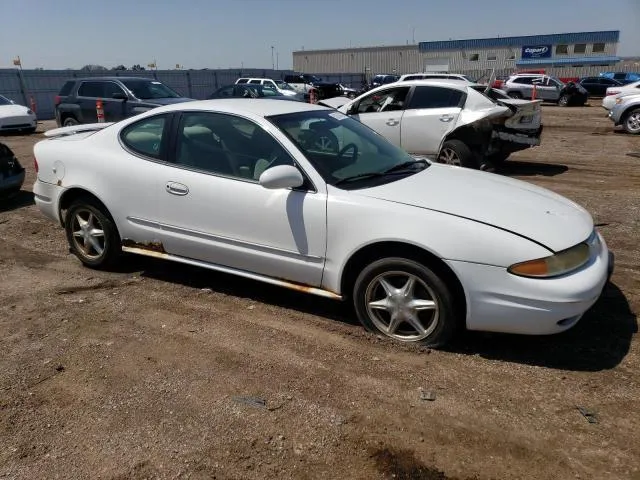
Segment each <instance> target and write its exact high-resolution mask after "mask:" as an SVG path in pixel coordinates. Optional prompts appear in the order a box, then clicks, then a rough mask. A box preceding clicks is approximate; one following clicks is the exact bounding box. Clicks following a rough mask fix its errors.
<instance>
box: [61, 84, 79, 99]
mask: <svg viewBox="0 0 640 480" xmlns="http://www.w3.org/2000/svg"><path fill="white" fill-rule="evenodd" d="M75 83H76V82H74V81H69V82H66V83H65V84H64V85H63V86H62V88H61V89H60V94H59V95H60V96H61V97H66V96H67V95H69V94H70V93H71V89H72V88H73V85H74V84H75Z"/></svg>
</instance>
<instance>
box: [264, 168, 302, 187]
mask: <svg viewBox="0 0 640 480" xmlns="http://www.w3.org/2000/svg"><path fill="white" fill-rule="evenodd" d="M258 182H260V185H262V186H263V187H264V188H268V189H270V190H276V189H280V188H298V187H301V186H302V184H303V183H304V178H303V177H302V173H300V170H298V169H297V168H296V167H294V166H293V165H278V166H276V167H271V168H268V169H266V170H265V171H264V172H262V175H260V179H259V180H258Z"/></svg>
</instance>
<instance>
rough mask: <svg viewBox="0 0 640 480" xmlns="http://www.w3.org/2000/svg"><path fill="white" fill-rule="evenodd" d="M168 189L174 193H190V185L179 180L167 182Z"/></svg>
mask: <svg viewBox="0 0 640 480" xmlns="http://www.w3.org/2000/svg"><path fill="white" fill-rule="evenodd" d="M165 188H166V190H167V192H169V193H170V194H172V195H186V194H187V193H189V187H187V186H186V185H183V184H182V183H177V182H167V185H166V187H165Z"/></svg>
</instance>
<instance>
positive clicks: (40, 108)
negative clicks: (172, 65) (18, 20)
mask: <svg viewBox="0 0 640 480" xmlns="http://www.w3.org/2000/svg"><path fill="white" fill-rule="evenodd" d="M291 73H293V72H292V71H291V70H268V69H257V68H248V69H225V70H145V71H129V70H126V71H125V70H110V71H93V72H90V71H81V70H18V69H0V95H4V96H5V97H7V98H10V99H11V100H14V101H15V102H16V103H20V104H22V105H31V99H32V98H33V100H34V101H35V103H36V111H37V114H38V119H39V120H49V119H52V118H54V99H55V96H56V95H57V94H58V92H59V91H60V88H61V87H62V85H64V83H65V82H66V81H67V80H70V79H73V78H84V77H104V76H114V77H125V76H126V77H145V78H155V79H157V80H158V81H161V82H162V83H164V84H166V85H168V86H169V87H171V88H172V89H174V90H175V91H176V92H178V93H179V94H181V95H184V96H185V97H188V98H194V99H196V100H202V99H205V98H207V97H208V96H209V95H210V94H211V93H212V92H213V91H215V90H216V89H217V88H220V87H222V86H224V85H229V84H232V83H235V81H236V79H237V78H238V77H257V78H272V79H282V78H284V76H285V75H288V74H291ZM315 75H316V76H318V77H320V78H322V80H324V81H327V82H339V83H342V84H344V85H345V86H351V85H353V86H354V87H359V86H360V84H361V83H362V80H363V75H360V74H339V73H338V74H322V73H319V74H315Z"/></svg>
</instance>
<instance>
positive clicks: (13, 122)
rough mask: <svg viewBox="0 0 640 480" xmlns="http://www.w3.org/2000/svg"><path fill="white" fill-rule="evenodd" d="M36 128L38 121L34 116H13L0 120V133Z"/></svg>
mask: <svg viewBox="0 0 640 480" xmlns="http://www.w3.org/2000/svg"><path fill="white" fill-rule="evenodd" d="M37 126H38V119H37V118H36V116H35V115H14V116H12V117H3V118H0V132H9V131H16V130H27V129H31V128H36V127H37Z"/></svg>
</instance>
